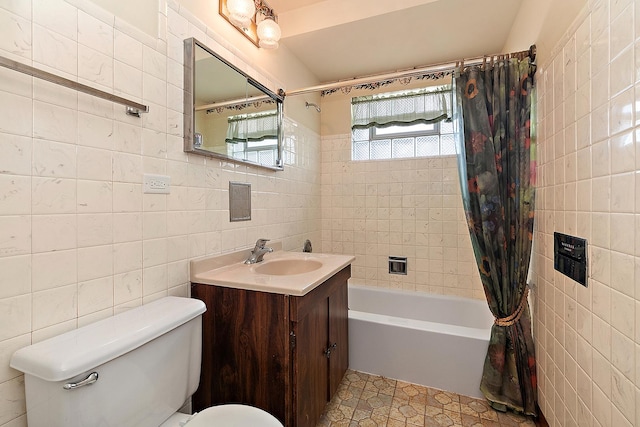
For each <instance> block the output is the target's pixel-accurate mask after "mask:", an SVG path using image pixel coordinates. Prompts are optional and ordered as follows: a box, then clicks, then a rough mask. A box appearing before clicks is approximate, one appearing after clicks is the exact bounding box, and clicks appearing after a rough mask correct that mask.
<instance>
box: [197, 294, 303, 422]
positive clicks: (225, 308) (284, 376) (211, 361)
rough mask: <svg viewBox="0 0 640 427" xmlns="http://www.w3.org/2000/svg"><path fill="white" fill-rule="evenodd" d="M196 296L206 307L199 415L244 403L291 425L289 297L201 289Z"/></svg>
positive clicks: (198, 402) (199, 390) (198, 400)
mask: <svg viewBox="0 0 640 427" xmlns="http://www.w3.org/2000/svg"><path fill="white" fill-rule="evenodd" d="M191 295H192V297H194V298H198V299H200V300H202V301H204V303H205V304H206V306H207V311H206V312H205V313H204V315H203V318H202V338H203V340H202V370H201V373H200V387H199V388H198V390H197V391H196V393H195V394H194V395H193V406H194V409H195V410H197V411H200V410H202V409H204V408H207V407H209V406H212V405H218V404H222V403H244V404H248V405H252V406H257V407H258V408H261V409H264V410H265V411H267V412H269V413H271V414H272V415H274V416H275V417H276V418H278V419H279V420H280V421H282V422H283V423H285V425H290V418H291V417H290V413H291V406H290V403H289V402H290V400H289V396H290V395H291V383H290V379H291V371H290V368H291V367H290V350H289V324H290V322H289V318H288V314H289V304H288V301H289V297H287V296H285V295H279V294H270V293H266V292H255V291H247V290H242V289H233V288H226V287H221V286H213V285H198V284H194V285H192V287H191Z"/></svg>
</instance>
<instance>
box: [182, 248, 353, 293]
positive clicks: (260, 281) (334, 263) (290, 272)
mask: <svg viewBox="0 0 640 427" xmlns="http://www.w3.org/2000/svg"><path fill="white" fill-rule="evenodd" d="M270 246H271V247H273V250H274V251H273V252H272V253H268V254H266V255H265V256H264V260H263V261H262V262H259V263H257V264H245V263H244V260H246V259H247V258H248V257H249V254H250V253H251V250H250V249H246V250H242V251H237V252H233V253H229V254H224V255H218V256H213V257H206V258H200V259H198V260H191V274H190V279H191V281H192V282H194V283H201V284H209V285H216V286H226V287H230V288H236V289H246V290H250V291H261V292H270V293H277V294H284V295H294V296H302V295H306V294H307V293H308V292H309V291H311V290H313V289H314V288H315V287H316V286H318V285H319V284H320V283H322V282H324V281H325V280H327V279H328V278H329V277H331V276H333V275H334V274H335V273H337V272H338V271H340V270H342V269H343V268H344V267H346V266H347V265H349V264H351V263H352V262H353V261H354V259H355V257H353V256H351V255H334V254H323V253H315V252H314V253H306V252H288V251H283V250H282V244H281V243H279V242H274V243H272V244H270Z"/></svg>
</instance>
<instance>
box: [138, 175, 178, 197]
mask: <svg viewBox="0 0 640 427" xmlns="http://www.w3.org/2000/svg"><path fill="white" fill-rule="evenodd" d="M142 183H143V186H142V187H143V192H144V193H146V194H169V193H170V192H171V177H170V176H167V175H152V174H149V173H145V174H144V177H143V182H142Z"/></svg>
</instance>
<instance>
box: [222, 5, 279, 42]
mask: <svg viewBox="0 0 640 427" xmlns="http://www.w3.org/2000/svg"><path fill="white" fill-rule="evenodd" d="M219 4H220V8H219V13H220V15H222V16H223V17H224V18H225V19H226V20H227V21H229V22H230V23H231V24H233V25H234V26H235V27H236V29H237V30H238V31H240V32H241V33H242V34H243V35H244V36H245V37H247V38H248V39H249V40H251V41H252V42H253V44H255V45H256V46H259V47H261V48H263V49H277V48H278V41H279V40H280V36H281V34H282V33H281V31H280V26H279V25H278V17H277V15H276V13H275V12H274V11H273V9H271V7H269V5H268V4H267V3H265V2H264V0H220V3H219Z"/></svg>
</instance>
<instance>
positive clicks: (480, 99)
mask: <svg viewBox="0 0 640 427" xmlns="http://www.w3.org/2000/svg"><path fill="white" fill-rule="evenodd" d="M534 72H535V65H533V64H532V63H531V62H530V60H529V58H525V59H523V60H520V59H515V58H513V59H505V60H500V61H497V63H495V64H492V66H489V65H488V64H487V65H486V66H484V67H482V68H481V67H469V68H467V69H466V70H464V71H463V72H462V73H461V75H460V77H458V78H457V79H456V86H457V100H458V101H457V102H458V111H459V112H460V113H461V117H459V122H458V123H459V124H461V126H462V128H463V132H461V133H460V134H461V135H464V137H463V138H458V139H459V140H460V141H459V145H460V146H459V150H458V153H459V171H460V180H461V181H460V182H461V187H462V195H463V204H464V209H465V213H466V216H467V222H468V225H469V231H470V234H471V242H472V246H473V250H474V254H475V259H476V262H477V264H478V269H479V271H480V277H481V279H482V284H483V287H484V291H485V296H486V298H487V302H488V304H489V308H490V310H491V312H492V313H493V315H494V317H495V319H496V320H495V322H494V325H493V327H492V329H491V339H490V342H489V349H488V352H487V355H486V359H485V363H484V371H483V375H482V381H481V385H480V390H481V391H482V393H483V394H484V395H485V397H486V398H487V399H488V400H489V402H490V403H491V405H492V406H493V407H494V408H496V409H499V410H503V411H504V410H506V409H507V408H510V409H512V410H515V411H517V412H522V413H525V414H530V415H535V414H536V400H537V390H536V362H535V353H534V347H533V336H532V333H531V317H530V312H529V305H528V303H527V295H528V288H527V283H526V281H527V274H528V270H529V258H530V255H531V243H532V237H533V218H534V194H535V192H534V191H535V190H534V184H535V144H534V142H533V141H532V138H531V100H532V90H533V74H534ZM460 119H461V120H460Z"/></svg>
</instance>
